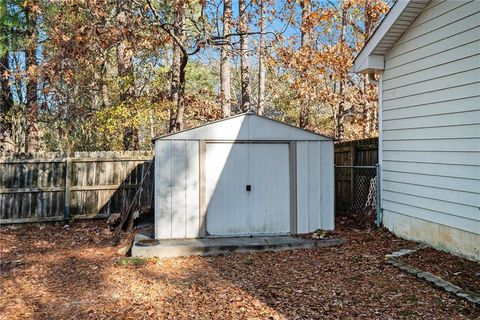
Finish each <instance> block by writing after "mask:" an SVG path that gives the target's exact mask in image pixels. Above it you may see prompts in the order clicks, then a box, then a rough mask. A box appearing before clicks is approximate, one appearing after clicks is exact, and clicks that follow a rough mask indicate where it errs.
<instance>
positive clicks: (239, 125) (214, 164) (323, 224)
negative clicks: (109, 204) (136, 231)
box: [155, 113, 334, 239]
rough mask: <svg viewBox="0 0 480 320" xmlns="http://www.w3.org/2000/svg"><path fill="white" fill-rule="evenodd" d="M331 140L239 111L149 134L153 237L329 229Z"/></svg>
mask: <svg viewBox="0 0 480 320" xmlns="http://www.w3.org/2000/svg"><path fill="white" fill-rule="evenodd" d="M333 171H334V170H333V142H332V140H330V139H329V138H327V137H324V136H322V135H318V134H315V133H313V132H310V131H306V130H303V129H300V128H296V127H293V126H290V125H287V124H284V123H281V122H277V121H274V120H271V119H268V118H264V117H261V116H258V115H256V114H251V113H247V114H242V115H238V116H234V117H230V118H227V119H223V120H220V121H216V122H212V123H209V124H206V125H204V126H200V127H197V128H193V129H189V130H185V131H181V132H177V133H174V134H171V135H166V136H163V137H159V138H157V139H155V237H156V238H157V239H174V238H203V237H210V236H245V235H275V234H297V233H307V232H311V231H315V230H317V229H333V227H334V181H333V180H334V176H333Z"/></svg>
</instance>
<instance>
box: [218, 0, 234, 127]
mask: <svg viewBox="0 0 480 320" xmlns="http://www.w3.org/2000/svg"><path fill="white" fill-rule="evenodd" d="M231 19H232V0H224V1H223V37H224V39H225V44H224V45H223V46H222V48H221V53H220V55H221V57H220V101H221V105H222V117H224V118H225V117H228V116H230V114H231V113H232V106H231V99H232V94H231V78H232V75H231V70H230V52H231V47H230V37H226V36H227V35H228V34H230V33H231Z"/></svg>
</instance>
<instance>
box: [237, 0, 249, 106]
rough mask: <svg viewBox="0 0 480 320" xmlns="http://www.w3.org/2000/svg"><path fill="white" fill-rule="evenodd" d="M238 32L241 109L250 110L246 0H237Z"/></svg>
mask: <svg viewBox="0 0 480 320" xmlns="http://www.w3.org/2000/svg"><path fill="white" fill-rule="evenodd" d="M238 11H239V13H238V14H239V24H238V31H239V34H240V83H241V91H242V92H241V103H240V108H241V110H242V111H244V112H246V111H250V110H251V102H250V74H249V65H248V13H247V3H246V0H238Z"/></svg>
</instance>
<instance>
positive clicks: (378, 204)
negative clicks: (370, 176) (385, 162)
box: [375, 163, 382, 227]
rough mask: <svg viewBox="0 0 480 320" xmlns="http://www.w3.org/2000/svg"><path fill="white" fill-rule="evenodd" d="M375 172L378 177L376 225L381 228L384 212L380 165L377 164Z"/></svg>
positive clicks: (376, 187)
mask: <svg viewBox="0 0 480 320" xmlns="http://www.w3.org/2000/svg"><path fill="white" fill-rule="evenodd" d="M375 171H376V175H377V179H376V186H375V202H376V203H375V209H376V210H375V211H376V216H377V217H376V219H375V224H376V225H377V227H380V226H381V225H382V211H381V208H380V192H381V190H380V179H381V177H380V165H379V164H378V163H377V164H375Z"/></svg>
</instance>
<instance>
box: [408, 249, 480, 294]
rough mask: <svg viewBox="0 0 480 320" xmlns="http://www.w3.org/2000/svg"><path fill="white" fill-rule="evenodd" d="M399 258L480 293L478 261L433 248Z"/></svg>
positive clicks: (479, 267)
mask: <svg viewBox="0 0 480 320" xmlns="http://www.w3.org/2000/svg"><path fill="white" fill-rule="evenodd" d="M400 260H402V261H404V262H406V263H408V264H410V265H411V266H414V267H416V268H419V269H421V270H423V271H428V272H430V273H432V274H434V275H436V276H439V277H441V278H443V279H445V280H447V281H449V282H451V283H453V284H455V285H457V286H460V287H462V288H463V289H465V290H469V291H472V292H476V293H478V294H480V262H478V261H470V260H467V259H463V258H461V257H457V256H454V255H451V254H448V253H445V252H442V251H439V250H435V249H433V248H425V249H422V250H419V251H417V252H414V253H412V254H409V255H407V256H405V257H402V258H401V259H400ZM439 261H441V263H438V262H439Z"/></svg>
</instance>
